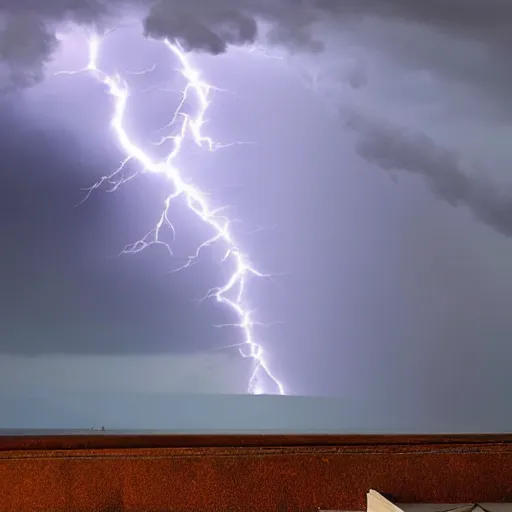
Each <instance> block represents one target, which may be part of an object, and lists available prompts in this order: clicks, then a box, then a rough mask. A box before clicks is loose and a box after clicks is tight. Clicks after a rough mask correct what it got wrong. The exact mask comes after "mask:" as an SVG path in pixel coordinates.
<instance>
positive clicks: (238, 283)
mask: <svg viewBox="0 0 512 512" xmlns="http://www.w3.org/2000/svg"><path fill="white" fill-rule="evenodd" d="M88 41H89V62H88V65H87V67H86V68H84V69H82V70H80V71H74V72H70V71H64V72H60V73H59V74H76V73H80V72H90V73H91V74H93V75H94V76H95V77H96V79H97V80H99V81H101V82H102V83H103V84H105V85H106V86H107V88H108V91H109V93H110V95H111V96H112V97H113V98H114V112H113V115H112V119H111V124H112V128H113V130H114V132H115V134H116V137H117V141H118V143H119V145H120V146H121V148H122V149H123V151H124V153H125V155H126V158H125V160H124V161H123V162H122V164H121V165H120V167H119V168H117V169H116V170H115V171H114V172H113V173H111V174H110V175H108V176H104V177H102V178H101V179H100V180H99V181H97V182H96V183H95V184H94V185H93V186H92V187H91V188H90V189H89V193H90V192H92V190H94V189H96V188H98V187H100V186H101V185H102V184H104V183H110V184H111V185H112V188H111V189H110V190H115V189H117V188H118V187H119V186H120V185H122V184H123V183H126V181H128V180H129V179H132V178H133V177H134V176H135V175H132V176H129V177H125V176H124V175H123V169H124V167H125V165H126V164H127V163H128V162H130V161H135V162H137V163H138V164H139V165H140V167H141V168H142V169H143V171H144V172H151V173H156V174H161V175H163V176H165V177H166V178H167V179H169V180H170V182H171V184H172V187H173V192H172V193H171V194H169V196H168V197H167V199H166V200H165V204H164V208H163V211H162V213H161V215H160V218H159V219H158V221H157V223H156V225H155V227H154V228H153V229H152V230H151V231H149V232H148V233H147V234H146V235H145V236H144V237H143V238H142V239H140V240H139V241H137V242H136V243H134V244H133V245H131V246H128V247H127V248H125V250H124V251H123V252H124V253H136V252H140V251H142V250H143V249H145V248H147V247H148V246H150V245H154V244H163V245H165V247H166V248H167V249H168V250H169V252H171V254H172V250H171V248H170V246H169V245H168V244H166V243H165V242H164V241H162V240H161V238H160V232H161V230H162V228H163V227H164V226H165V225H167V226H169V227H170V228H171V229H172V230H173V232H174V228H173V226H172V224H171V222H170V220H169V216H168V213H169V208H170V204H171V201H172V200H173V199H175V198H177V197H178V196H182V197H184V199H185V202H186V204H187V206H188V208H189V209H190V210H191V211H192V212H193V213H194V214H195V215H196V216H197V217H198V218H199V219H200V220H201V221H202V222H204V223H205V224H207V225H208V226H209V227H210V228H211V231H212V233H213V234H212V236H211V238H209V239H208V240H206V241H205V242H203V243H202V244H201V245H200V246H199V247H198V249H197V251H196V253H195V254H194V255H193V256H191V257H190V258H189V259H188V261H187V263H186V264H185V265H183V266H182V267H181V269H183V268H186V267H188V266H190V265H191V264H192V263H194V262H195V261H197V258H198V257H199V254H200V252H201V250H202V249H204V248H205V247H208V246H210V245H212V244H214V243H218V244H222V246H223V247H224V249H225V255H224V258H223V259H222V262H230V263H231V264H233V268H234V270H233V272H232V274H231V275H230V277H229V279H228V280H227V282H226V283H224V284H223V285H222V286H219V287H218V288H215V289H213V290H210V291H209V292H208V294H207V296H206V298H212V299H215V300H216V301H217V302H219V303H221V304H223V305H225V306H226V307H228V308H229V309H230V310H231V311H232V312H234V313H235V314H236V316H237V318H238V323H236V324H229V325H232V326H236V327H238V328H240V329H241V330H242V333H243V341H242V343H240V347H239V350H240V353H241V355H242V356H243V357H248V358H251V359H253V360H254V362H255V365H254V370H253V372H252V375H251V376H250V379H249V383H248V392H249V393H252V394H262V393H264V392H265V389H264V387H263V385H262V384H261V383H260V382H259V377H260V376H261V377H266V379H269V380H270V381H271V382H272V383H273V386H274V388H275V389H273V390H271V391H270V393H275V394H281V395H284V394H285V391H284V386H283V384H282V383H281V382H280V380H279V379H278V378H277V377H276V376H275V375H274V374H273V372H272V371H271V370H270V368H269V365H268V363H267V361H266V360H265V357H264V353H263V348H262V346H261V345H260V344H259V343H257V342H256V341H255V339H254V326H255V325H256V322H254V321H253V319H252V315H251V311H250V310H249V309H248V308H247V307H246V306H245V305H244V302H245V301H244V299H245V291H246V283H247V280H248V278H249V277H251V276H256V277H265V276H264V275H263V274H261V273H260V272H258V271H257V270H256V269H255V268H254V267H253V266H251V264H250V262H249V260H248V258H247V257H246V255H245V254H244V253H243V252H242V251H241V249H240V248H239V246H238V245H237V243H236V242H235V240H234V238H233V235H232V233H231V231H230V220H229V219H227V218H225V217H221V216H219V210H214V209H212V208H211V207H210V206H209V204H208V202H207V200H206V197H205V194H204V193H203V192H201V190H199V189H198V188H196V187H195V186H193V185H191V184H190V183H187V182H186V181H185V180H184V179H183V178H182V177H181V174H180V171H179V169H178V168H177V167H176V166H175V165H174V161H175V159H176V157H177V156H178V155H179V153H180V151H181V149H182V143H183V141H184V139H185V137H186V136H187V135H189V136H191V137H192V140H193V141H194V142H195V144H196V145H197V146H199V147H205V148H206V149H207V150H209V151H214V150H215V149H218V148H220V147H225V146H220V145H219V144H216V143H215V142H214V141H213V140H212V139H211V138H210V137H207V136H206V135H204V134H203V132H202V128H203V125H204V123H205V115H206V112H207V110H208V107H209V105H210V92H211V91H212V90H213V89H214V88H213V86H212V85H210V84H208V83H207V82H205V81H204V80H203V79H202V78H201V74H200V72H199V71H198V70H197V69H195V68H194V67H193V66H192V64H191V63H190V61H189V59H188V58H187V56H186V54H185V52H184V51H183V50H182V48H181V47H180V45H179V44H178V43H171V42H169V41H167V40H165V41H164V44H165V45H166V47H167V48H168V49H169V50H170V52H172V54H174V56H175V57H176V58H177V59H178V61H179V63H180V72H181V74H182V75H183V77H184V78H185V80H186V86H185V88H184V90H183V91H182V97H181V101H180V103H179V105H178V108H177V109H176V111H175V113H174V115H173V117H172V119H171V121H170V122H169V124H168V125H167V126H166V128H171V127H173V126H175V125H176V124H178V123H180V124H179V126H180V129H179V131H178V134H177V135H168V136H166V137H163V138H162V140H161V141H160V143H162V142H164V141H168V140H172V141H173V150H172V151H171V152H170V153H169V154H168V155H167V157H166V158H165V159H163V160H161V161H155V160H153V159H152V157H151V156H150V155H149V154H148V153H146V152H145V151H144V150H143V149H142V148H141V147H139V146H138V145H136V144H135V143H134V142H133V141H132V140H131V138H130V136H129V134H128V133H127V130H126V128H125V125H124V122H125V111H126V107H127V104H128V100H129V97H130V91H129V87H128V84H127V83H126V81H125V80H123V79H122V77H121V76H120V75H119V74H115V75H108V74H107V73H105V72H104V71H102V70H101V68H100V67H99V65H98V61H99V57H100V49H101V42H102V39H101V37H100V36H99V35H98V34H97V33H94V34H93V35H92V36H91V37H89V39H88ZM191 94H193V95H195V98H196V100H197V101H198V103H199V109H198V112H197V114H196V115H195V116H190V115H187V114H186V113H185V112H183V107H184V105H185V103H186V102H187V99H188V98H189V95H191ZM160 143H159V144H160ZM178 270H179V269H178Z"/></svg>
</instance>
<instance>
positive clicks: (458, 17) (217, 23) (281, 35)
mask: <svg viewBox="0 0 512 512" xmlns="http://www.w3.org/2000/svg"><path fill="white" fill-rule="evenodd" d="M129 9H131V10H132V11H133V10H135V11H136V12H137V13H140V16H141V21H142V23H143V27H144V28H143V30H144V32H145V33H146V35H148V36H150V37H155V38H162V37H169V38H177V39H178V40H179V41H180V42H181V43H182V44H183V46H184V47H185V48H187V49H190V50H200V51H205V52H210V53H213V54H218V53H222V52H224V51H226V49H227V48H228V47H229V46H230V45H241V44H251V43H254V42H256V41H261V40H262V38H263V39H264V40H265V42H267V43H268V44H279V45H283V44H284V45H287V46H288V48H293V49H299V50H301V51H314V52H319V51H321V50H322V49H323V48H324V43H325V41H324V39H329V38H332V35H333V34H337V33H338V34H340V35H342V31H344V30H346V31H347V32H348V33H350V34H351V36H354V37H356V38H357V32H358V31H360V32H362V33H363V36H365V34H366V32H365V31H367V30H370V35H371V37H370V40H374V42H376V41H378V40H379V41H381V42H382V43H383V44H382V48H383V49H384V50H386V49H387V50H389V51H390V52H393V54H394V56H395V57H398V58H399V57H400V55H401V56H403V57H405V58H407V55H409V58H410V57H411V56H413V59H412V60H413V61H414V62H415V63H416V64H417V65H419V66H421V65H428V66H433V67H436V66H441V68H443V69H444V71H445V72H449V71H450V70H452V71H453V69H452V68H453V66H450V65H446V64H443V63H442V62H443V59H444V60H446V58H447V55H446V54H443V52H441V53H439V52H432V51H430V52H425V48H426V47H425V44H424V41H422V36H421V34H420V33H410V31H409V32H407V31H405V32H400V31H399V30H398V31H397V30H396V26H395V25H394V24H397V23H398V24H400V23H409V25H410V22H413V24H414V25H415V26H423V27H426V28H428V29H429V30H435V31H436V33H437V34H438V36H439V38H440V39H442V38H443V37H444V36H450V37H451V36H453V37H456V38H462V39H466V40H468V41H471V44H473V46H474V45H475V44H482V45H490V46H491V47H492V49H493V52H494V53H493V55H491V54H489V55H488V59H487V60H488V64H487V68H489V67H490V66H491V65H495V64H496V62H497V61H498V60H499V57H500V54H501V56H502V57H505V56H506V55H508V50H509V49H510V45H511V41H512V36H511V35H510V34H512V30H510V27H511V23H512V4H511V3H510V2H507V1H506V0H487V1H485V2H484V1H481V0H472V1H464V0H457V1H454V2H449V3H447V2H444V1H442V0H432V1H430V2H408V1H406V0H347V1H344V2H338V1H333V0H301V1H298V0H222V1H217V2H212V1H211V0H156V1H152V2H150V1H149V0H103V1H100V0H47V1H44V2H40V1H36V0H5V1H3V2H2V5H1V7H0V19H2V22H3V27H2V29H1V31H2V32H1V33H0V41H1V49H0V51H1V54H2V57H3V59H4V62H8V63H11V65H12V72H11V76H10V79H11V80H12V81H13V82H19V84H20V85H30V84H31V83H33V82H34V81H37V80H39V79H40V77H41V70H42V67H43V65H44V63H45V62H46V61H47V60H48V59H49V58H50V56H51V53H52V51H53V50H54V48H55V43H56V41H55V37H54V35H53V33H52V32H53V31H54V30H55V27H56V23H59V22H62V21H64V20H72V21H75V22H78V23H82V24H84V23H110V24H115V22H114V19H113V18H115V17H116V16H121V13H124V14H126V12H128V10H129ZM367 20H370V21H371V20H381V23H380V25H378V26H377V25H375V26H373V25H371V23H369V24H368V23H366V21H367ZM383 23H384V24H383ZM386 23H387V25H385V24H386ZM389 24H391V25H392V26H389ZM411 26H412V25H411ZM354 27H359V28H358V29H357V30H356V29H355V28H354ZM359 29H360V30H359ZM13 33H15V34H16V37H13ZM393 33H394V34H395V36H396V37H391V36H392V35H393ZM329 34H330V35H329ZM379 34H380V36H379ZM397 34H402V36H403V37H406V38H408V39H407V41H405V40H404V39H403V37H398V36H397ZM366 35H368V34H366ZM384 36H385V37H384ZM379 37H380V39H379ZM434 39H435V38H434ZM440 39H439V40H440ZM386 41H387V43H386ZM455 45H456V44H455V43H454V46H455ZM14 46H16V49H15V48H14ZM422 48H423V51H422ZM338 53H339V52H338ZM395 54H396V55H395ZM422 54H423V55H422ZM450 54H453V56H454V57H457V58H458V59H460V55H459V56H457V55H456V54H457V49H456V48H455V47H454V48H452V50H451V52H448V57H449V56H450ZM333 57H335V56H333ZM436 59H437V60H438V61H439V62H437V63H435V62H433V61H434V60H436ZM421 61H424V63H423V64H422V63H421ZM463 64H464V65H465V66H466V61H464V63H463ZM473 64H474V62H473ZM504 66H505V67H508V68H509V64H508V63H505V64H504ZM460 67H461V66H459V68H460ZM466 67H467V66H466ZM455 69H457V66H455ZM471 69H474V70H476V69H478V66H476V65H474V66H473V67H472V68H471ZM489 69H490V68H489ZM489 69H488V71H487V73H489ZM459 71H461V70H459ZM466 71H467V73H469V74H471V71H470V69H469V68H468V69H467V70H466ZM501 74H502V75H504V76H505V75H506V76H508V73H503V70H502V73H501ZM20 75H21V77H20ZM351 80H353V78H351ZM356 81H357V83H358V84H360V80H359V79H358V80H356Z"/></svg>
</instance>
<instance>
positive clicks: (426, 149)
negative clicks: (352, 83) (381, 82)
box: [347, 114, 512, 236]
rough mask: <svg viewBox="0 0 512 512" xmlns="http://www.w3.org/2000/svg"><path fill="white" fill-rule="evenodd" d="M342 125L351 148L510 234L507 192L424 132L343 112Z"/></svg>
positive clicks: (511, 201)
mask: <svg viewBox="0 0 512 512" xmlns="http://www.w3.org/2000/svg"><path fill="white" fill-rule="evenodd" d="M347 126H348V127H349V128H351V129H352V130H354V131H355V132H356V133H357V135H358V141H357V151H358V153H359V154H360V155H361V156H362V157H363V158H365V159H366V160H367V161H369V162H371V163H373V164H375V165H377V166H379V167H380V168H381V169H384V170H385V171H388V172H395V171H398V172H408V173H412V174H417V175H419V176H422V177H423V178H424V179H426V180H427V181H428V183H429V184H430V186H431V188H432V190H433V192H434V193H435V194H436V195H437V196H438V197H439V198H440V199H442V200H443V201H446V202H448V203H450V204H451V205H452V206H465V207H467V208H469V210H470V211H471V212H472V214H473V215H474V216H475V218H476V219H477V220H479V221H480V222H483V223H484V224H486V225H488V226H490V227H491V228H493V229H494V230H496V231H497V232H499V233H501V234H503V235H505V236H512V190H504V189H503V188H498V187H497V186H496V185H494V184H493V183H492V182H491V181H489V180H488V179H486V176H485V174H480V175H477V176H475V175H472V174H469V172H468V171H467V170H465V169H464V168H463V166H462V164H461V162H460V160H459V158H458V156H457V154H456V153H455V152H453V151H450V150H448V149H446V148H443V147H441V146H439V145H437V144H436V143H435V142H434V141H433V140H432V139H431V138H429V137H428V136H426V135H424V134H420V133H411V132H409V131H407V130H404V129H401V128H399V127H397V126H393V125H391V124H390V123H386V122H380V121H377V120H374V119H369V118H368V117H364V116H362V115H358V114H349V116H348V118H347Z"/></svg>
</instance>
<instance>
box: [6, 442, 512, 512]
mask: <svg viewBox="0 0 512 512" xmlns="http://www.w3.org/2000/svg"><path fill="white" fill-rule="evenodd" d="M369 488H375V489H377V490H379V491H381V492H384V493H388V494H390V495H391V496H392V497H394V498H395V499H396V500H398V501H402V502H410V501H416V502H418V501H422V502H425V501H426V502H445V503H446V502H453V503H455V502H459V503H460V502H473V501H512V438H511V437H510V436H498V437H496V436H494V437H490V436H477V437H476V436H465V437H457V436H455V437H439V436H433V437H405V436H397V437H368V436H351V437H346V436H309V437H299V436H150V437H143V436H117V437H116V436H108V435H91V436H70V437H46V438H44V437H34V438H21V439H20V438H6V437H4V438H1V437H0V511H2V512H3V511H6V512H7V511H9V512H11V511H12V512H25V511H45V512H47V511H55V512H57V511H59V512H60V511H66V512H70V511H114V510H125V511H147V512H149V511H204V512H214V511H215V512H218V511H244V512H250V511H255V512H256V511H258V512H274V511H275V512H278V511H285V510H291V511H292V510H293V511H313V510H317V509H318V508H319V507H320V508H323V509H331V510H333V509H338V510H340V509H342V510H343V509H344V510H347V509H348V510H361V509H363V507H364V505H365V494H366V491H367V490H368V489H369Z"/></svg>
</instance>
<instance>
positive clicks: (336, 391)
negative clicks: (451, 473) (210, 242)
mask: <svg viewBox="0 0 512 512" xmlns="http://www.w3.org/2000/svg"><path fill="white" fill-rule="evenodd" d="M10 4H12V5H10ZM92 25H94V26H95V27H97V28H98V30H102V31H103V30H105V29H112V28H116V30H115V31H113V32H111V33H109V35H108V36H107V38H106V39H105V43H104V46H103V53H102V66H103V67H105V68H107V69H108V71H109V72H120V73H122V74H123V76H124V77H125V78H126V79H127V80H128V82H129V84H130V87H131V89H132V91H133V97H132V100H131V101H132V103H131V104H130V105H131V107H130V109H131V110H130V111H129V116H128V119H129V128H130V130H131V131H132V133H133V134H134V135H135V137H136V138H137V140H138V142H139V143H141V144H143V145H144V147H145V149H147V150H148V151H149V152H154V153H152V154H155V155H157V154H161V151H162V149H161V148H159V147H157V146H155V145H154V143H155V141H158V137H159V131H158V130H159V129H160V128H162V127H163V126H165V124H166V123H167V122H168V121H169V120H170V118H171V117H172V114H173V112H174V109H175V108H176V106H177V104H178V102H179V100H180V94H179V91H180V88H182V87H183V86H184V81H183V78H182V77H180V76H179V74H178V73H177V72H176V69H177V65H178V63H177V62H176V59H173V57H172V55H170V53H169V52H168V51H167V50H166V48H165V47H164V46H163V45H162V44H160V43H161V40H162V39H163V38H169V39H177V40H178V41H179V42H180V43H181V44H182V46H183V48H184V49H186V50H187V51H188V52H189V55H190V58H191V59H192V60H193V62H194V64H195V65H196V66H197V67H198V68H200V69H201V70H202V73H203V76H204V77H205V78H206V79H207V80H208V81H209V82H210V83H212V84H214V85H215V86H216V87H217V88H218V90H216V91H215V92H214V94H213V103H212V106H211V108H210V110H209V113H208V123H207V125H206V127H205V129H206V130H207V131H208V134H209V135H212V136H213V137H214V138H215V139H216V140H218V141H220V142H223V143H230V142H234V141H239V142H247V144H239V145H234V146H231V147H227V148H224V149H222V150H219V151H217V152H215V153H213V154H211V153H207V152H201V151H199V150H197V148H194V147H193V145H190V147H189V149H188V150H187V152H186V153H183V156H182V157H181V158H180V166H181V168H183V169H184V170H185V172H186V175H187V177H188V178H190V179H191V180H192V181H193V182H194V183H195V184H197V185H199V186H200V187H201V188H203V189H204V190H205V191H206V192H207V193H208V194H209V197H210V199H211V200H212V202H213V204H215V205H217V206H222V205H228V206H229V209H228V210H226V212H227V213H228V214H229V215H230V216H231V217H233V218H236V219H237V221H236V222H235V223H234V224H233V228H234V230H235V233H236V236H237V239H238V240H239V241H240V245H241V246H242V247H243V248H244V250H245V251H246V253H247V254H249V255H250V258H251V260H252V261H253V262H255V263H256V265H257V267H258V269H260V270H261V271H262V272H264V273H268V274H271V275H272V277H270V278H265V279H260V280H257V281H251V282H250V283H249V286H250V289H249V294H248V296H249V298H250V307H251V309H254V311H255V316H256V319H257V320H258V321H261V322H263V323H265V324H267V325H266V326H265V327H258V328H257V329H256V334H257V337H258V341H260V342H261V344H262V346H263V347H264V349H265V352H266V355H267V358H268V361H269V363H270V365H271V368H272V370H273V371H274V372H275V373H276V374H277V375H278V376H279V378H280V379H281V380H282V381H283V382H284V384H285V387H286V390H287V392H288V393H289V394H294V395H316V396H336V397H341V398H343V399H346V400H350V401H384V402H385V401H389V402H393V403H399V404H403V407H404V409H405V408H409V409H410V410H411V411H413V410H416V411H420V410H421V411H428V412H429V414H432V415H436V416H441V415H444V414H447V413H449V412H450V411H453V404H454V403H461V402H462V401H465V402H470V403H471V405H472V408H473V409H474V410H475V411H476V413H478V411H481V413H482V414H483V413H484V411H485V407H486V405H485V404H488V403H489V402H490V401H492V402H495V403H506V399H507V395H508V390H509V388H510V385H512V376H511V374H510V371H509V364H510V363H509V362H510V359H511V357H512V345H511V343H510V339H511V336H512V315H511V314H510V304H512V272H511V270H512V238H511V237H512V175H511V174H510V165H511V162H512V152H511V149H510V147H511V146H510V140H511V136H512V129H511V126H512V102H511V101H510V91H509V89H510V83H511V80H512V64H511V63H510V51H511V50H512V3H510V1H509V0H452V1H450V2H447V1H446V0H430V1H428V2H411V1H407V0H344V1H339V2H338V1H334V0H333V1H330V0H302V1H297V0H266V1H256V0H243V1H242V0H222V1H221V0H218V1H215V2H212V1H211V0H194V1H192V0H182V1H179V0H172V1H170V0H166V1H164V0H161V1H160V2H159V1H155V2H150V1H149V0H132V1H121V0H117V1H113V0H112V1H110V2H109V1H106V2H105V1H103V2H96V1H93V0H47V1H45V2H38V1H35V0H7V1H6V0H3V2H2V4H1V7H0V59H1V61H0V90H1V91H2V92H1V95H0V123H1V134H2V137H0V155H2V159H1V164H0V165H1V172H2V174H1V175H2V178H3V180H2V187H1V188H0V240H1V241H2V251H1V252H0V273H1V277H0V279H1V283H2V285H1V287H0V368H1V371H0V384H1V385H2V389H4V390H6V389H9V393H11V394H13V395H19V396H35V395H38V396H39V395H41V394H44V393H47V394H50V395H51V394H59V393H64V392H70V390H71V391H73V390H77V391H80V392H83V391H84V390H85V391H88V390H93V391H96V392H108V391H115V392H118V391H127V392H130V391H134V392H135V391H137V392H138V391H142V392H146V391H147V392H159V393H165V392H205V393H244V392H245V390H246V388H247V380H248V377H249V375H250V371H251V362H250V361H249V360H246V359H243V358H242V357H241V356H240V354H239V353H238V349H237V348H226V347H228V346H230V345H233V344H236V343H237V342H238V341H239V340H240V337H239V333H237V330H236V329H229V328H221V327H218V326H219V325H220V324H226V323H230V322H233V321H234V320H235V319H233V318H231V317H229V315H228V314H227V312H226V310H225V309H223V308H221V307H219V306H218V305H216V304H213V303H212V302H211V301H204V302H202V301H201V300H200V299H201V298H203V297H204V295H205V293H206V292H207V291H208V290H209V289H211V288H212V287H214V286H216V285H217V284H218V283H219V280H220V281H222V279H223V278H225V273H224V272H225V269H223V268H222V267H219V265H218V261H219V257H222V255H220V256H219V253H218V251H217V250H216V249H215V248H213V249H211V250H210V249H207V250H206V251H205V252H204V253H203V256H202V258H201V259H200V261H199V263H198V264H197V265H194V266H192V267H190V268H188V269H186V270H185V271H183V272H178V273H173V270H174V269H176V268H177V267H178V266H180V265H181V264H182V263H183V261H184V259H185V258H186V257H187V256H188V255H189V254H191V253H192V252H193V251H194V250H195V247H196V246H197V244H198V243H200V242H201V241H203V240H204V239H205V238H208V237H209V236H211V233H210V232H208V230H206V229H204V227H202V226H201V225H200V223H198V221H197V219H195V218H194V217H193V216H192V215H190V213H187V210H186V208H185V207H184V205H183V204H182V203H180V202H179V201H178V202H177V203H176V204H175V205H174V206H173V208H172V210H171V212H172V215H173V218H172V221H173V224H174V227H175V229H176V241H175V246H174V248H175V257H174V258H170V257H169V254H168V253H167V252H166V251H165V250H163V249H162V248H161V247H151V248H149V249H148V250H146V251H144V252H142V253H140V254H137V255H122V256H119V253H120V252H121V251H122V249H123V248H124V247H125V246H126V245H127V244H130V243H133V242H135V241H136V240H138V239H139V238H141V237H142V236H144V234H145V233H146V232H147V231H148V230H150V229H151V228H152V227H153V226H154V224H155V222H156V221H157V220H158V217H159V215H160V212H161V209H162V203H163V201H164V199H165V197H166V195H167V194H168V192H169V185H168V183H167V182H166V181H165V180H164V179H162V178H161V177H158V176H152V175H141V176H139V177H137V178H136V179H134V180H132V181H130V182H128V183H127V184H126V185H124V186H123V187H120V188H119V189H118V190H116V191H115V192H112V193H109V192H107V190H108V187H102V188H98V189H97V190H95V191H94V192H93V193H92V194H91V195H90V196H89V197H88V199H87V200H86V201H84V202H82V200H83V199H84V197H85V195H86V190H85V189H87V188H88V187H90V186H91V185H92V184H93V183H94V182H95V181H96V180H98V179H99V178H100V177H101V176H103V175H105V174H109V173H110V172H112V170H114V169H115V168H116V167H117V166H118V165H119V163H120V161H121V160H122V159H123V154H122V152H121V151H120V149H119V146H118V144H117V143H116V140H115V138H114V136H113V133H112V129H111V127H110V124H109V119H110V115H111V112H112V101H111V98H109V96H108V94H107V91H106V90H105V87H104V86H102V85H101V84H98V83H97V82H96V81H95V80H94V79H93V78H91V76H88V75H87V74H82V75H74V76H68V75H62V74H56V73H58V72H59V71H62V70H77V69H80V68H83V67H84V66H85V65H86V64H87V47H86V39H85V32H84V27H85V28H90V27H91V26H92ZM153 65H154V69H153V71H152V72H150V73H146V74H140V73H139V72H140V71H143V70H147V69H149V68H152V66H153ZM190 108H191V109H193V108H194V106H193V105H191V106H190ZM159 152H160V153H159ZM136 170H138V169H136V166H134V167H132V168H129V169H128V170H127V172H132V171H136ZM169 234H170V233H169ZM3 393H4V394H5V392H3ZM479 408H480V409H479ZM376 421H377V420H376ZM509 422H510V425H511V426H512V417H510V421H509ZM0 426H1V425H0Z"/></svg>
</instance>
